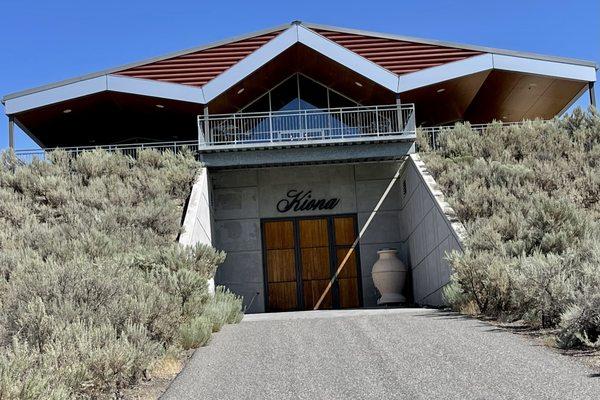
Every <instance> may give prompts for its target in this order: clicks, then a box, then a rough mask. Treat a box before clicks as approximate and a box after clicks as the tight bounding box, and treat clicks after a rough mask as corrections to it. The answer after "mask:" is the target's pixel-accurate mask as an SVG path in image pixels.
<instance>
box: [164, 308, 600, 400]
mask: <svg viewBox="0 0 600 400" xmlns="http://www.w3.org/2000/svg"><path fill="white" fill-rule="evenodd" d="M163 398H164V399H169V400H170V399H178V400H181V399H289V398H299V399H338V398H339V399H600V377H598V374H597V371H594V370H592V369H589V368H587V367H585V366H584V365H583V364H581V363H579V362H578V361H576V360H574V359H572V358H569V357H567V356H563V355H560V354H557V353H554V352H553V351H551V350H549V349H547V348H544V347H541V346H538V345H536V344H534V343H533V342H532V341H529V340H528V339H526V338H524V337H521V336H519V335H516V334H513V333H509V332H505V331H501V330H498V329H496V328H494V327H493V326H490V325H488V324H486V323H483V322H479V321H476V320H472V319H468V318H463V317H461V316H458V315H455V314H450V313H444V312H440V311H436V310H425V309H393V310H355V311H316V312H314V311H309V312H301V313H286V314H262V315H248V316H246V317H245V318H244V321H242V323H240V324H239V325H236V326H227V327H225V328H224V329H223V331H222V332H220V333H218V334H216V335H215V336H214V338H213V341H212V342H211V343H210V345H209V346H208V347H204V348H201V349H199V350H197V351H196V353H195V354H194V356H193V357H192V359H191V360H190V362H189V364H188V365H187V367H186V368H185V369H184V370H183V371H182V372H181V374H180V375H179V376H178V377H177V379H176V380H175V381H174V382H173V383H172V385H171V386H170V388H169V389H168V390H167V392H166V393H165V395H164V396H163Z"/></svg>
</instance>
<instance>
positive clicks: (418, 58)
mask: <svg viewBox="0 0 600 400" xmlns="http://www.w3.org/2000/svg"><path fill="white" fill-rule="evenodd" d="M315 32H317V33H318V34H320V35H323V36H325V37H326V38H328V39H329V40H332V41H334V42H336V43H337V44H340V45H342V46H344V47H345V48H347V49H349V50H352V51H353V52H355V53H357V54H359V55H361V56H363V57H365V58H367V59H369V60H371V61H373V62H374V63H376V64H379V65H381V66H382V67H384V68H386V69H388V70H390V71H392V72H393V73H396V74H398V75H402V74H406V73H409V72H415V71H419V70H422V69H424V68H429V67H435V66H438V65H442V64H446V63H449V62H452V61H459V60H464V59H465V58H468V57H472V56H476V55H479V54H482V53H481V52H478V51H474V50H465V49H459V48H454V47H446V46H438V45H432V44H425V43H415V42H407V41H403V40H396V39H387V38H381V37H374V36H365V35H359V34H355V33H346V32H338V31H331V30H326V29H315Z"/></svg>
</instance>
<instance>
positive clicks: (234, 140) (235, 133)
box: [233, 114, 237, 144]
mask: <svg viewBox="0 0 600 400" xmlns="http://www.w3.org/2000/svg"><path fill="white" fill-rule="evenodd" d="M233 143H235V144H237V126H236V124H235V114H233Z"/></svg>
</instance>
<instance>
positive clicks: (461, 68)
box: [397, 54, 494, 93]
mask: <svg viewBox="0 0 600 400" xmlns="http://www.w3.org/2000/svg"><path fill="white" fill-rule="evenodd" d="M493 65H494V64H493V59H492V55H491V54H481V55H479V56H473V57H470V58H466V59H464V60H461V61H454V62H450V63H448V64H444V65H438V66H437V67H430V68H426V69H422V70H421V71H416V72H410V73H408V74H404V75H402V76H400V79H398V88H397V93H403V92H408V91H409V90H413V89H417V88H420V87H423V86H429V85H433V84H436V83H439V82H444V81H448V80H450V79H455V78H460V77H461V76H465V75H471V74H476V73H478V72H482V71H487V70H489V69H492V68H493Z"/></svg>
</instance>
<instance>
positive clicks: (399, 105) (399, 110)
mask: <svg viewBox="0 0 600 400" xmlns="http://www.w3.org/2000/svg"><path fill="white" fill-rule="evenodd" d="M396 114H397V115H398V132H399V133H401V132H403V131H404V126H403V122H402V101H401V100H400V94H396Z"/></svg>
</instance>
